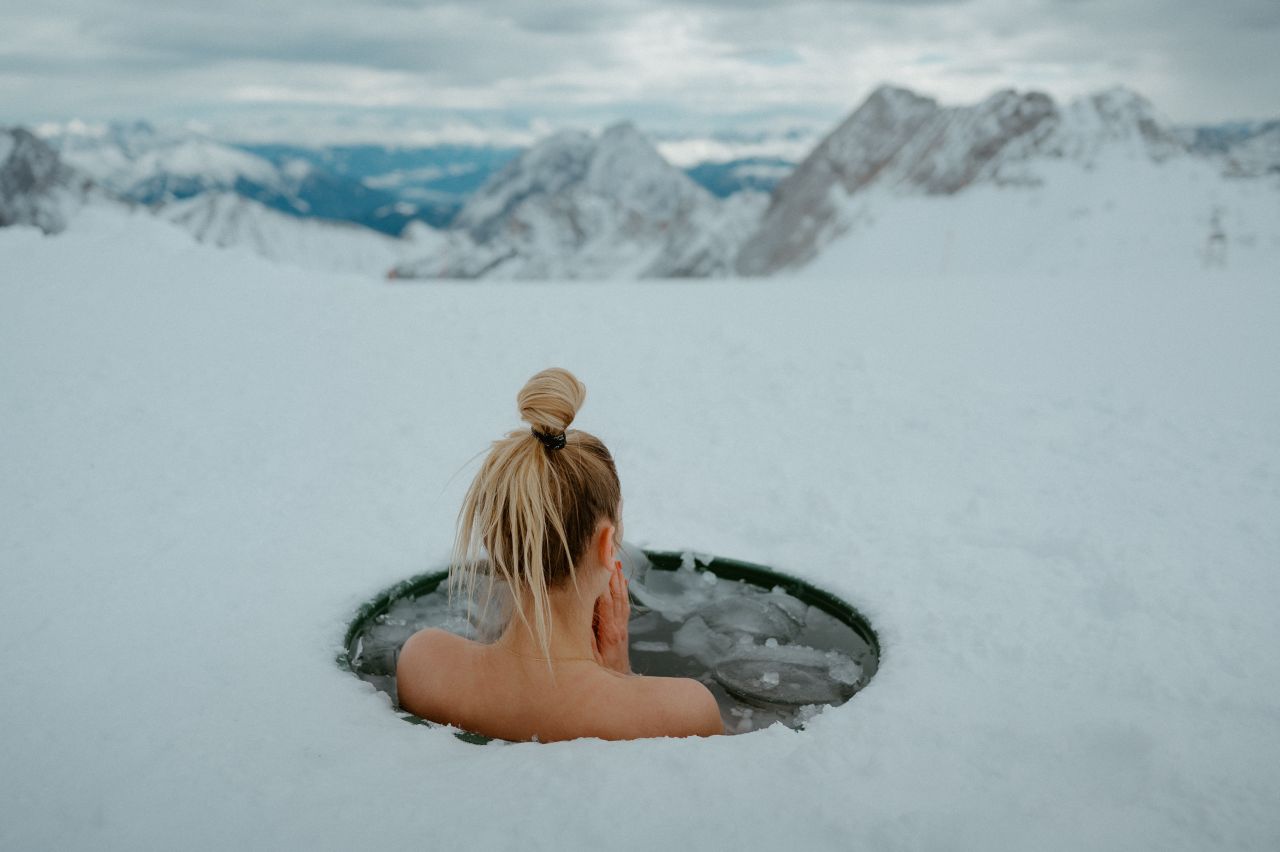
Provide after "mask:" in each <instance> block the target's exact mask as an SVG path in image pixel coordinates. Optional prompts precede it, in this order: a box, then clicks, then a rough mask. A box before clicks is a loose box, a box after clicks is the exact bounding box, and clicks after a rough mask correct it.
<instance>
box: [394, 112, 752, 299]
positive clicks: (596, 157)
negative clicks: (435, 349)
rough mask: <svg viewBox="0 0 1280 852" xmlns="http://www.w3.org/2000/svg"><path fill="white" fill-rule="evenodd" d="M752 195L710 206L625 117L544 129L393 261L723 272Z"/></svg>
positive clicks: (430, 271)
mask: <svg viewBox="0 0 1280 852" xmlns="http://www.w3.org/2000/svg"><path fill="white" fill-rule="evenodd" d="M762 208H763V197H762V196H759V195H756V194H746V193H744V194H739V196H737V197H735V198H734V199H733V200H732V203H722V202H721V201H719V200H718V199H716V198H715V197H713V196H712V195H711V194H710V193H708V192H707V191H706V190H705V189H703V188H702V187H700V186H698V185H697V184H696V183H694V182H693V181H692V180H691V179H690V178H689V177H688V176H687V175H686V174H685V173H684V172H682V171H680V170H679V169H677V168H675V167H674V166H672V165H671V164H670V163H668V162H667V161H666V160H665V159H663V157H662V155H661V154H660V153H658V150H657V149H656V148H655V147H654V146H653V144H652V143H651V142H650V141H649V140H648V139H647V138H646V137H645V136H643V135H642V134H641V133H640V131H638V130H637V129H636V128H635V126H634V125H632V124H630V123H621V124H617V125H614V126H612V127H610V128H608V129H607V130H605V131H604V132H603V133H601V134H600V135H599V136H592V135H590V134H587V133H584V132H580V131H562V132H559V133H556V134H554V135H552V136H550V137H548V138H547V139H545V140H543V141H542V142H540V143H539V144H537V145H535V146H534V147H532V148H530V149H529V150H528V151H526V152H525V153H524V154H522V155H521V156H520V157H519V158H517V159H516V160H515V161H513V162H512V163H510V164H509V165H508V166H507V167H506V168H504V169H503V170H502V171H500V172H499V173H498V174H496V175H495V176H494V177H493V178H492V179H490V180H489V182H488V183H486V184H485V186H484V187H483V188H482V189H481V190H480V191H479V192H478V193H476V194H475V195H474V196H473V197H472V198H471V199H470V200H469V201H468V202H467V203H466V205H465V206H464V207H463V208H462V210H461V211H460V212H459V214H458V216H457V218H456V219H455V220H454V228H453V230H452V231H451V232H450V234H449V241H448V243H447V245H446V246H445V247H444V248H443V249H442V250H441V251H439V252H433V253H432V254H431V255H429V256H426V257H424V258H422V259H420V260H418V261H416V262H412V263H405V264H401V265H400V266H398V267H396V268H395V270H393V274H394V275H395V276H396V277H406V278H408V277H416V278H480V277H500V278H620V277H622V278H643V277H681V276H706V275H716V274H723V273H725V272H727V271H728V269H729V264H730V262H731V260H732V258H733V256H734V255H735V254H736V251H737V246H738V244H739V243H740V240H741V239H742V237H744V236H745V235H746V233H748V232H749V230H750V228H751V225H752V224H753V222H754V220H755V218H756V217H757V215H758V212H759V211H760V210H761V209H762Z"/></svg>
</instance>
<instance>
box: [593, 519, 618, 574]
mask: <svg viewBox="0 0 1280 852" xmlns="http://www.w3.org/2000/svg"><path fill="white" fill-rule="evenodd" d="M614 532H615V531H614V528H613V524H612V523H610V522H609V521H603V522H601V524H600V526H598V527H596V534H595V536H594V537H593V538H592V539H591V553H592V556H594V557H595V559H596V562H598V563H599V564H601V565H603V566H605V567H606V568H612V567H613V561H614V557H613V554H614V550H615V545H616V542H615V540H614Z"/></svg>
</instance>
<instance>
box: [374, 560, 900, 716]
mask: <svg viewBox="0 0 1280 852" xmlns="http://www.w3.org/2000/svg"><path fill="white" fill-rule="evenodd" d="M627 557H628V558H627V559H626V560H625V563H626V569H627V574H628V576H629V578H630V580H631V583H630V589H631V597H632V607H631V620H630V624H629V627H630V648H631V667H632V670H633V671H635V672H636V673H637V674H644V675H666V676H672V677H691V678H695V679H697V680H699V681H701V682H702V683H704V684H706V685H707V687H708V688H709V689H710V690H711V692H712V693H713V694H714V695H715V697H716V700H717V701H718V702H719V704H720V715H721V717H722V718H723V720H724V724H725V730H726V732H728V733H745V732H747V731H754V730H758V729H760V728H764V727H768V726H769V725H771V724H773V723H774V722H782V723H783V724H784V725H788V726H790V727H793V728H795V727H800V726H802V725H803V724H804V722H805V721H806V720H808V719H810V718H812V717H813V716H814V715H815V714H817V713H818V712H820V711H821V710H822V709H823V707H826V706H834V705H838V704H843V703H844V702H845V701H847V700H848V699H849V698H850V697H852V696H853V694H854V693H856V692H857V691H858V690H859V689H861V688H862V687H863V686H865V685H866V683H867V681H868V680H870V678H871V676H872V675H873V674H875V668H876V665H877V656H876V653H875V652H874V651H873V649H872V648H871V647H870V646H869V645H868V644H867V642H866V641H864V639H863V638H862V636H860V635H859V634H858V633H857V632H856V631H855V630H853V628H851V627H850V626H849V625H847V624H845V623H844V622H842V621H841V620H840V619H838V618H836V617H834V616H832V615H830V614H828V613H826V612H824V611H823V610H821V609H819V608H818V607H815V606H810V605H808V604H805V603H804V602H803V601H801V600H799V599H797V598H795V597H793V596H791V595H789V594H787V593H786V592H785V591H783V590H782V589H781V588H780V587H775V588H773V589H764V588H761V587H759V586H755V585H752V584H750V583H747V582H743V581H738V580H728V579H724V578H722V577H718V576H716V575H715V574H714V573H712V572H711V571H708V570H705V569H704V568H702V567H700V566H698V565H697V564H696V562H695V559H694V557H693V556H692V555H691V554H685V557H684V561H683V563H682V564H681V566H680V568H679V569H678V570H674V571H670V570H658V569H655V568H652V566H651V565H650V564H649V562H648V560H647V559H646V558H645V557H644V555H643V553H642V552H640V551H638V550H635V549H634V548H630V549H628V553H627ZM504 604H505V602H504V601H498V602H497V603H496V604H494V605H492V606H490V607H489V608H488V609H487V610H486V611H483V612H473V613H472V614H471V615H470V616H469V615H468V613H467V610H466V607H465V605H464V604H463V603H462V602H460V601H455V602H454V604H453V605H452V606H450V604H449V600H448V594H447V592H446V589H445V587H444V585H441V586H440V587H439V588H437V589H436V590H434V591H432V592H428V593H427V594H424V595H421V596H419V597H416V598H403V599H401V600H399V601H396V602H395V603H394V604H393V605H392V606H391V607H390V609H389V610H388V611H387V612H385V613H383V614H382V615H380V616H378V617H377V618H375V619H374V620H373V621H372V622H371V623H370V624H369V625H368V627H367V629H366V630H365V631H364V632H363V633H361V634H360V635H359V636H358V637H357V638H356V640H355V644H354V646H353V648H352V653H351V666H352V669H353V670H354V671H355V673H356V674H357V675H358V676H359V677H361V678H362V679H364V680H366V681H369V682H370V683H372V684H374V685H375V686H376V687H377V688H378V689H380V690H382V691H384V692H386V693H387V694H388V695H390V696H391V698H392V701H395V697H396V685H395V670H396V657H397V655H398V654H399V651H400V648H401V646H403V645H404V642H405V640H407V639H408V638H409V637H410V636H411V635H413V634H414V633H415V632H417V631H418V630H421V629H423V628H425V627H439V628H442V629H444V630H448V631H450V632H453V633H457V634H459V635H461V636H465V637H467V638H470V639H474V640H477V641H490V640H492V639H493V638H494V637H496V636H497V635H498V633H500V632H501V629H502V626H503V624H504V623H505V620H506V617H507V610H508V606H505V605H504ZM477 609H478V608H477Z"/></svg>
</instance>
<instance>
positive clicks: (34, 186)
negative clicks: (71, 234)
mask: <svg viewBox="0 0 1280 852" xmlns="http://www.w3.org/2000/svg"><path fill="white" fill-rule="evenodd" d="M94 189H95V187H94V184H93V181H92V180H91V179H90V178H89V177H88V176H86V175H83V174H81V173H79V172H77V171H76V170H75V169H73V168H71V167H70V166H68V165H66V164H65V163H63V162H62V160H61V159H60V158H59V157H58V153H57V152H56V151H54V150H53V149H52V148H50V147H49V146H48V145H46V144H45V143H44V142H43V141H41V139H40V138H39V137H37V136H36V135H35V134H33V133H31V132H30V131H28V130H26V129H25V128H22V127H11V128H0V227H3V226H6V225H34V226H36V227H37V228H39V229H40V230H42V231H44V232H45V233H46V234H56V233H58V232H60V231H62V230H63V229H65V228H66V226H67V219H68V217H69V216H70V215H71V214H72V213H73V212H74V210H75V209H77V208H78V207H79V206H80V205H81V204H83V203H84V201H85V199H86V198H87V197H88V196H89V195H90V194H92V193H93V191H94Z"/></svg>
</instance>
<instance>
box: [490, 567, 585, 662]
mask: <svg viewBox="0 0 1280 852" xmlns="http://www.w3.org/2000/svg"><path fill="white" fill-rule="evenodd" d="M523 603H524V614H525V618H526V619H527V620H528V622H529V626H528V627H526V626H525V623H524V621H521V620H520V616H519V614H518V613H516V612H515V610H514V609H513V610H512V613H511V621H510V623H509V624H508V625H507V628H506V630H504V631H503V633H502V635H501V636H500V637H498V640H497V641H496V642H494V646H495V647H497V648H499V649H501V650H503V651H506V652H509V653H512V654H515V655H516V656H519V657H524V658H529V659H535V660H539V661H543V660H545V659H546V658H547V657H548V655H549V656H550V658H551V659H552V660H553V661H569V660H594V659H595V634H594V632H593V630H592V625H591V622H592V617H593V616H594V614H595V603H596V602H595V598H594V597H591V596H590V595H589V594H588V593H587V592H585V590H584V592H583V593H582V594H581V595H579V593H578V591H577V590H576V589H574V587H573V583H572V582H570V583H567V584H565V585H564V586H563V587H561V588H558V589H548V590H547V603H548V604H549V605H550V612H551V622H550V624H548V625H547V626H548V628H549V629H548V631H547V648H546V649H545V650H544V649H543V647H542V645H541V644H539V642H538V640H537V638H536V637H535V635H534V633H533V631H532V629H531V628H532V627H533V626H534V624H535V615H534V614H535V612H536V610H535V608H534V604H533V596H532V595H529V594H527V593H526V594H525V595H524V597H523Z"/></svg>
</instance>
